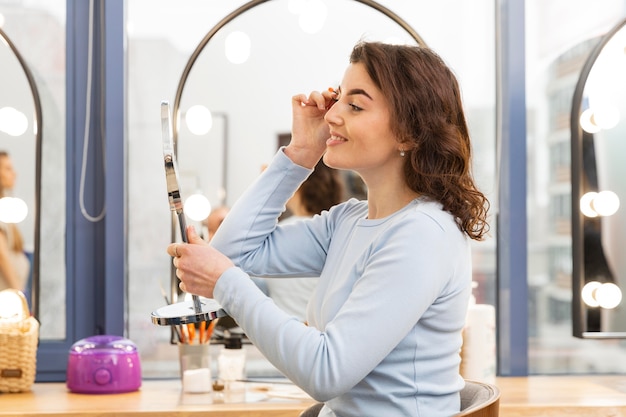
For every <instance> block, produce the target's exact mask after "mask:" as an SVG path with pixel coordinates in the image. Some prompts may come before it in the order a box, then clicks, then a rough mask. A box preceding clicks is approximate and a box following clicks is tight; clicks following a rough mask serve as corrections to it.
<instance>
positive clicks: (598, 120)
mask: <svg viewBox="0 0 626 417" xmlns="http://www.w3.org/2000/svg"><path fill="white" fill-rule="evenodd" d="M593 122H594V124H595V125H596V126H598V127H599V128H600V129H604V130H608V129H612V128H614V127H615V126H617V124H618V123H619V110H618V109H617V107H615V106H609V105H604V106H602V107H599V108H597V109H595V110H594V111H593Z"/></svg>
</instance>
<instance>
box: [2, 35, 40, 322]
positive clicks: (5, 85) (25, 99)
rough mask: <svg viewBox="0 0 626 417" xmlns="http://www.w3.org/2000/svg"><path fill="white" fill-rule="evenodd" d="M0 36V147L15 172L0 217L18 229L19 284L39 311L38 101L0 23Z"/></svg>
mask: <svg viewBox="0 0 626 417" xmlns="http://www.w3.org/2000/svg"><path fill="white" fill-rule="evenodd" d="M0 41H1V42H0V67H1V68H2V77H0V91H1V92H2V94H0V151H4V152H7V153H8V155H9V157H10V159H11V161H12V165H13V168H14V170H15V172H16V181H15V186H14V188H13V189H11V190H3V192H4V193H5V194H6V195H7V196H8V197H9V198H10V199H9V198H6V199H5V198H3V199H2V200H0V201H1V202H2V205H1V208H0V221H2V222H4V223H13V224H15V225H16V227H17V229H18V230H19V232H20V234H21V235H22V238H23V241H24V251H25V252H26V253H27V255H28V258H29V263H30V271H29V278H28V282H27V284H26V288H22V289H21V290H23V291H24V292H25V294H26V295H27V297H28V300H29V304H30V309H31V312H32V313H33V314H34V315H35V316H36V317H38V314H39V241H40V227H39V216H40V201H41V199H40V184H41V149H42V143H41V140H42V130H41V129H42V117H41V101H40V97H39V92H38V90H37V85H36V84H35V80H34V78H33V75H32V73H31V71H30V69H29V67H28V65H27V64H26V61H25V60H24V58H23V57H22V55H21V54H20V52H19V51H18V49H17V47H16V46H15V44H14V43H13V42H12V41H11V39H9V37H8V35H7V34H6V33H5V32H4V31H3V30H2V29H0ZM0 197H2V196H0ZM16 202H17V203H19V204H15V203H16Z"/></svg>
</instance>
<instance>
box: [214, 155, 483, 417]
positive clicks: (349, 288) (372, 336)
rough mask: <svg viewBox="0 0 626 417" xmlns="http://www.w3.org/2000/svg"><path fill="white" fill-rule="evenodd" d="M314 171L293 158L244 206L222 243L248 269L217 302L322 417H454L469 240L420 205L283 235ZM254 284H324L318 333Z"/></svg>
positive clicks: (339, 213) (329, 218)
mask: <svg viewBox="0 0 626 417" xmlns="http://www.w3.org/2000/svg"><path fill="white" fill-rule="evenodd" d="M310 172H311V171H310V170H308V169H306V168H303V167H301V166H298V165H296V164H294V163H293V162H292V161H291V160H290V159H289V158H288V157H287V156H286V155H285V154H284V153H283V152H282V151H279V152H278V153H277V155H276V156H275V158H274V160H273V161H272V163H271V164H270V166H269V167H268V168H267V169H266V170H265V172H264V173H263V174H262V175H261V176H260V177H259V178H258V179H257V180H256V182H255V183H254V184H253V185H252V186H251V187H250V189H248V191H247V192H246V193H245V194H244V195H243V196H242V197H241V198H240V199H239V200H238V201H237V203H236V204H235V205H234V207H233V208H232V210H231V212H230V213H229V215H228V217H227V218H226V220H225V221H224V223H222V225H221V226H220V229H219V231H218V232H217V233H216V235H215V237H214V238H213V240H212V242H211V244H212V245H213V246H215V247H216V248H217V249H219V250H220V251H222V252H223V253H224V254H226V255H227V256H229V257H230V258H231V259H232V260H233V261H234V262H235V264H236V265H237V266H238V267H234V268H230V269H228V270H227V271H226V272H224V274H223V275H222V276H221V278H220V279H219V280H218V282H217V285H216V287H215V291H214V297H215V299H216V300H217V301H218V302H219V303H220V304H221V305H222V306H223V307H224V309H225V310H226V311H227V312H228V313H229V314H230V315H231V316H232V317H233V318H234V319H235V320H236V321H237V323H238V324H239V325H240V326H241V327H242V329H243V330H244V331H245V332H246V335H247V336H248V337H249V338H250V340H251V341H252V342H253V343H254V345H255V346H256V347H257V348H258V349H259V350H260V351H261V352H262V353H263V354H264V355H265V356H266V357H267V359H268V360H269V361H270V362H271V363H272V364H273V365H274V366H276V368H277V369H279V370H280V371H281V372H283V373H284V374H285V375H286V376H287V377H288V378H289V379H290V380H291V381H293V382H294V383H295V384H296V385H298V386H299V387H301V388H302V389H303V390H304V391H306V392H307V393H308V394H309V395H311V396H312V397H313V398H314V399H316V400H318V401H323V402H325V403H326V406H325V407H324V410H322V413H321V415H323V416H333V415H335V416H338V417H349V416H355V417H357V416H358V417H363V416H385V417H393V416H398V417H400V416H402V417H406V416H420V417H439V416H451V415H453V414H454V413H456V412H458V410H459V403H460V401H459V391H460V389H461V388H462V387H463V385H464V382H463V379H462V378H461V376H460V375H459V362H460V356H459V350H460V347H461V330H462V328H463V325H464V321H465V314H466V309H467V303H468V300H469V296H470V291H471V279H472V278H471V273H472V269H471V257H470V244H469V239H468V238H467V237H466V235H465V234H463V233H462V232H461V231H460V230H459V228H458V226H457V225H456V224H455V221H454V219H453V217H452V216H451V215H450V214H449V213H447V212H445V211H443V210H442V209H441V206H440V204H439V203H435V202H430V201H427V200H425V199H416V200H415V201H413V202H411V203H410V204H409V205H408V206H406V207H405V208H403V209H402V210H400V211H398V212H397V213H394V214H393V215H391V216H389V217H386V218H383V219H375V220H370V219H367V202H365V201H357V200H350V201H348V202H346V203H343V204H340V205H338V206H335V207H333V208H331V210H330V211H328V212H324V213H322V214H321V215H318V216H315V217H313V218H312V219H306V220H303V221H300V222H297V223H295V224H289V225H284V226H283V225H278V217H279V215H280V214H281V213H282V212H283V210H284V208H285V203H286V201H287V200H288V199H289V197H290V196H291V195H292V194H293V193H294V192H295V190H296V189H297V188H298V187H299V185H300V184H301V183H302V182H303V181H304V180H305V179H306V177H307V176H308V175H309V173H310ZM248 274H249V275H253V276H278V277H280V276H317V275H319V276H320V278H319V283H318V286H317V289H316V291H315V293H314V294H313V297H312V299H311V300H310V302H309V306H308V310H307V320H308V324H309V325H308V326H307V325H305V324H303V323H301V322H300V321H299V320H297V319H296V318H294V317H292V316H290V315H288V314H286V313H284V312H283V311H281V310H280V309H279V308H278V307H276V305H275V304H274V303H273V302H272V300H271V299H270V298H268V297H266V296H265V295H264V294H263V293H262V292H261V291H260V290H259V289H258V288H257V286H256V285H255V284H254V283H253V282H252V281H251V280H250V278H249V275H248Z"/></svg>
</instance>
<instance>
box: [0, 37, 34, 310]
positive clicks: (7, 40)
mask: <svg viewBox="0 0 626 417" xmlns="http://www.w3.org/2000/svg"><path fill="white" fill-rule="evenodd" d="M0 40H2V41H3V42H4V43H5V44H6V45H8V47H9V48H10V49H11V51H12V52H13V54H14V55H15V57H16V58H17V60H18V61H19V63H20V66H21V67H22V70H23V71H24V74H25V75H26V79H27V81H28V84H29V86H30V90H31V93H32V95H33V104H34V106H35V141H36V144H35V241H34V242H35V247H34V249H33V262H32V265H31V276H32V280H31V289H30V300H29V301H30V303H31V305H30V308H31V314H32V315H33V316H34V317H36V318H37V317H39V259H40V255H39V246H40V244H39V243H40V235H41V230H40V229H41V227H40V218H41V152H42V149H41V140H42V132H43V120H42V119H43V118H42V115H41V98H40V96H39V90H38V89H37V84H36V83H35V78H34V77H33V74H32V72H31V70H30V68H29V67H28V65H27V64H26V61H25V60H24V58H23V57H22V55H21V54H20V52H19V51H18V49H17V47H16V46H15V44H14V43H13V42H12V41H11V39H10V38H9V37H8V35H7V34H6V33H5V32H4V31H3V30H2V29H1V28H0Z"/></svg>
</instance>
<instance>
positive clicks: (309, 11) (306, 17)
mask: <svg viewBox="0 0 626 417" xmlns="http://www.w3.org/2000/svg"><path fill="white" fill-rule="evenodd" d="M327 16H328V8H327V7H326V4H324V2H322V1H321V0H306V2H305V3H304V7H303V8H302V11H301V12H300V17H299V19H298V24H299V25H300V28H301V29H302V31H303V32H305V33H309V34H311V35H313V34H316V33H317V32H319V31H320V30H322V28H323V27H324V23H326V17H327Z"/></svg>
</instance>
